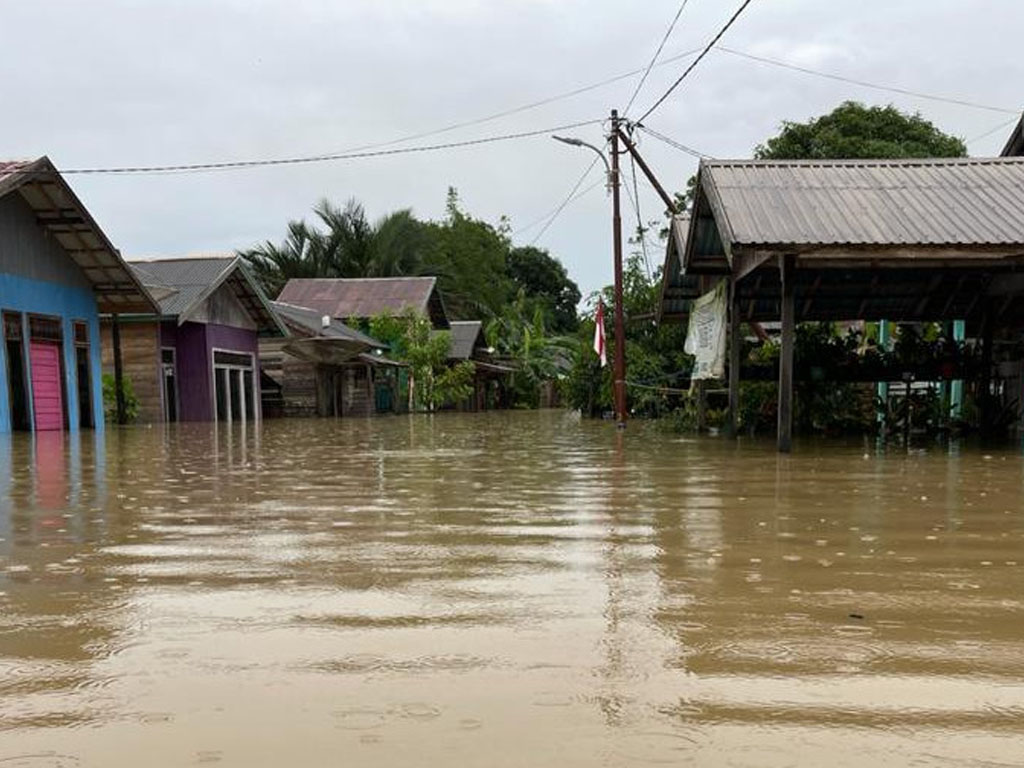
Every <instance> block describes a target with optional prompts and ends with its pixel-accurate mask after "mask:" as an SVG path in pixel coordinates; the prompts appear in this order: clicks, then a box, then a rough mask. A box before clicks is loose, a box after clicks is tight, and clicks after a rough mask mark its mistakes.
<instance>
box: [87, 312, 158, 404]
mask: <svg viewBox="0 0 1024 768" xmlns="http://www.w3.org/2000/svg"><path fill="white" fill-rule="evenodd" d="M100 339H101V345H102V350H103V372H104V373H109V374H110V375H113V374H114V344H113V341H112V340H111V331H110V323H103V324H102V325H101V326H100ZM121 361H122V364H123V366H124V377H125V379H128V380H130V381H131V383H132V389H133V390H134V391H135V397H137V398H138V400H139V416H138V419H137V421H138V422H139V423H142V424H149V423H153V422H157V421H163V420H164V404H163V389H162V387H161V380H160V378H161V377H160V327H159V325H157V323H126V322H122V323H121Z"/></svg>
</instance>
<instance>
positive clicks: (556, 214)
mask: <svg viewBox="0 0 1024 768" xmlns="http://www.w3.org/2000/svg"><path fill="white" fill-rule="evenodd" d="M600 159H601V158H600V157H595V158H594V159H593V160H592V161H591V162H590V165H588V166H587V169H586V170H585V171H584V172H583V175H582V176H580V178H579V181H577V182H576V183H575V184H574V185H573V188H572V189H571V190H569V194H568V195H566V196H565V200H563V201H562V202H561V204H560V205H559V206H558V207H557V208H555V210H554V212H553V213H552V214H551V216H550V217H549V218H548V220H547V222H546V223H545V224H544V227H543V228H542V229H541V231H540V232H538V233H537V236H536V237H535V238H533V240H531V241H530V245H536V244H537V241H538V240H540V239H541V238H542V237H543V236H544V233H545V232H547V231H548V229H549V228H550V227H551V225H552V224H554V223H555V219H557V218H558V217H559V215H560V214H561V213H562V211H564V210H565V208H566V206H567V205H569V203H571V202H572V201H573V199H574V196H575V195H576V191H577V190H578V189H579V188H580V187H581V186H583V182H584V181H586V178H587V176H589V175H590V172H591V171H593V170H594V166H596V165H597V161H598V160H600Z"/></svg>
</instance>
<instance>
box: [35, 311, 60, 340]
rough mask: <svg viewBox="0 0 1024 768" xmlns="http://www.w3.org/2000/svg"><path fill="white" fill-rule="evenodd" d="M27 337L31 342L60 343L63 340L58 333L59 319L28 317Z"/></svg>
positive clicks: (37, 316)
mask: <svg viewBox="0 0 1024 768" xmlns="http://www.w3.org/2000/svg"><path fill="white" fill-rule="evenodd" d="M28 337H29V339H30V340H31V341H55V342H60V340H61V339H62V338H63V335H62V334H61V332H60V318H57V317H42V316H40V315H29V317H28Z"/></svg>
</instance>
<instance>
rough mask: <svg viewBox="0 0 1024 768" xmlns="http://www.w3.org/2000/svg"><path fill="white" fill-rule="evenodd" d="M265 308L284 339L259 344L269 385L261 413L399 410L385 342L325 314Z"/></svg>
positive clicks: (363, 413) (275, 304)
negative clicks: (284, 329) (281, 327)
mask: <svg viewBox="0 0 1024 768" xmlns="http://www.w3.org/2000/svg"><path fill="white" fill-rule="evenodd" d="M271 305H272V306H273V308H274V311H275V312H276V313H277V315H278V317H280V318H281V320H282V321H283V322H284V324H285V326H286V327H287V328H288V331H289V338H287V339H280V338H267V339H261V340H260V368H261V371H262V373H263V376H264V379H263V381H264V382H265V384H266V385H269V386H265V388H264V412H265V413H274V414H275V415H283V416H368V415H371V414H373V413H382V412H395V411H397V410H398V409H399V407H400V403H399V398H398V371H399V370H400V369H401V368H402V367H403V366H402V365H401V364H400V363H396V362H394V361H392V360H389V359H388V358H386V357H384V356H383V354H382V353H383V351H384V350H386V349H387V345H386V344H382V343H381V342H379V341H377V340H376V339H374V338H371V337H370V336H367V335H366V334H364V333H361V332H359V331H357V330H355V329H354V328H349V327H348V326H347V325H345V324H344V323H343V322H341V321H340V320H336V319H334V318H332V317H331V316H330V315H321V314H320V313H319V312H317V311H315V310H312V309H307V308H305V307H297V306H294V305H292V304H286V303H284V302H280V301H275V302H271ZM274 400H276V401H277V402H276V403H275V402H274Z"/></svg>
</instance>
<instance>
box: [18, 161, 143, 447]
mask: <svg viewBox="0 0 1024 768" xmlns="http://www.w3.org/2000/svg"><path fill="white" fill-rule="evenodd" d="M155 309H156V305H155V304H154V303H153V300H152V298H151V297H150V296H149V294H148V293H147V291H146V289H145V288H143V287H142V284H141V283H140V282H139V280H138V278H136V277H135V275H134V274H133V273H132V271H131V270H130V269H128V267H127V266H126V265H125V263H124V261H122V259H121V256H120V255H119V254H118V252H117V249H115V248H114V246H113V245H112V244H111V242H110V241H109V240H108V239H107V236H106V235H105V234H103V231H102V230H101V229H100V228H99V226H98V225H97V224H96V222H95V220H94V219H93V218H92V216H91V215H90V214H89V212H88V211H87V210H86V209H85V206H84V205H82V203H81V201H80V200H79V199H78V197H77V196H76V195H75V193H74V192H72V191H71V188H70V187H69V186H68V185H67V182H65V180H64V179H63V178H62V177H61V175H60V174H59V173H58V171H57V169H56V168H55V167H54V166H53V164H52V163H51V162H50V160H49V159H48V158H46V157H43V158H40V159H38V160H34V161H18V162H0V314H2V343H0V433H5V432H11V431H16V430H39V431H43V430H46V431H54V430H63V429H68V430H72V431H74V430H77V429H79V428H81V427H98V426H100V425H102V423H103V401H102V390H101V380H100V325H99V314H100V313H101V312H104V313H121V312H152V311H155Z"/></svg>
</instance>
